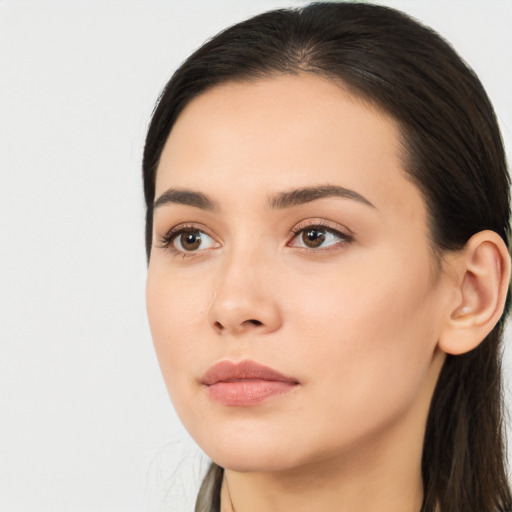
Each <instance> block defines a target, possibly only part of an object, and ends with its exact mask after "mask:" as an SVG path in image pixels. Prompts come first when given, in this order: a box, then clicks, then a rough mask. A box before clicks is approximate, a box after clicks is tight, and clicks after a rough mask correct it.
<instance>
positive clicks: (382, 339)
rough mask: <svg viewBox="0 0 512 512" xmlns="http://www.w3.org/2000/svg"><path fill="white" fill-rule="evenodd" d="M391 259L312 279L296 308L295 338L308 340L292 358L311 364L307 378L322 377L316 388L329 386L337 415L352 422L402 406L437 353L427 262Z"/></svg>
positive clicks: (409, 398)
mask: <svg viewBox="0 0 512 512" xmlns="http://www.w3.org/2000/svg"><path fill="white" fill-rule="evenodd" d="M390 259H392V261H391V262H388V261H387V260H386V258H385V257H384V256H383V257H382V258H381V259H380V263H381V265H378V264H377V263H378V262H377V261H373V265H365V264H364V263H365V262H361V261H360V262H359V263H358V265H357V266H356V265H354V266H353V267H351V268H345V269H344V271H343V272H338V273H332V272H330V273H329V274H330V275H329V277H327V276H325V278H322V279H317V280H315V281H313V280H312V281H311V282H310V283H308V288H306V289H308V290H309V292H308V293H307V294H302V296H300V294H299V295H297V294H295V297H298V298H296V299H295V303H294V304H293V306H291V309H293V310H295V314H296V317H295V320H296V322H295V323H296V324H297V325H298V329H297V331H296V335H295V336H291V337H292V338H294V337H295V338H296V337H299V336H302V338H303V339H304V340H305V343H303V345H302V348H300V347H299V346H297V347H296V349H295V356H294V357H297V358H299V357H300V358H301V359H303V360H307V361H308V366H307V368H308V370H307V371H308V373H309V374H311V375H312V376H315V377H316V378H317V379H318V377H320V380H317V382H316V383H312V384H314V385H318V389H319V390H320V388H321V389H322V392H323V391H325V390H326V389H330V390H331V392H330V393H327V394H325V396H327V397H328V399H329V400H331V399H332V398H333V397H335V399H336V403H337V404H339V406H340V409H339V410H340V411H341V412H343V411H345V412H347V411H351V414H352V417H357V414H360V415H361V417H366V416H367V414H371V415H372V417H373V418H374V419H376V418H377V416H378V414H376V412H377V411H379V410H380V411H381V412H382V416H384V415H386V414H389V413H390V412H391V410H392V408H394V407H405V406H406V404H407V402H410V401H412V400H413V399H414V397H415V395H416V393H417V392H418V390H419V388H420V386H421V385H422V382H423V381H424V380H425V378H426V374H427V372H428V370H429V366H430V363H431V359H432V354H433V351H434V349H435V343H436V333H435V331H436V328H435V321H434V319H435V315H436V313H435V310H436V294H435V291H434V289H433V288H432V285H431V284H430V282H429V277H428V276H429V272H425V268H426V269H427V270H428V268H429V267H428V261H427V262H426V264H425V265H421V264H418V265H417V266H416V267H415V269H414V270H403V269H404V268H407V266H406V263H407V259H406V258H404V261H403V262H402V263H403V265H402V264H401V263H400V258H399V257H398V256H397V255H396V254H395V255H393V258H390ZM420 261H421V260H420ZM361 263H363V264H361ZM360 264H361V265H360ZM382 268H385V271H383V270H382ZM409 268H411V265H409ZM304 297H307V300H306V301H304ZM290 300H293V298H292V294H291V295H290ZM297 349H299V351H300V355H298V354H297Z"/></svg>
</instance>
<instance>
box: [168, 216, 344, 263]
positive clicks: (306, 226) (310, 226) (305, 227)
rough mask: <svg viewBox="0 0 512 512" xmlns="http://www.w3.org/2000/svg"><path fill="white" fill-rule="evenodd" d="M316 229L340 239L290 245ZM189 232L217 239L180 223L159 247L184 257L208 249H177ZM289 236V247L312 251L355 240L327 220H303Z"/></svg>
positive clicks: (330, 248) (201, 229)
mask: <svg viewBox="0 0 512 512" xmlns="http://www.w3.org/2000/svg"><path fill="white" fill-rule="evenodd" d="M315 229H317V230H319V231H323V232H326V233H329V234H331V235H334V236H335V237H337V238H339V239H340V241H339V242H337V243H335V244H331V245H328V246H326V247H321V246H320V247H319V248H311V247H301V246H293V245H290V244H291V242H293V240H295V239H297V237H298V236H299V235H300V234H301V233H303V232H306V231H313V230H315ZM347 231H349V230H347ZM187 232H191V233H194V232H199V233H204V234H205V235H206V236H207V237H209V238H211V239H213V240H215V239H214V237H213V236H211V235H209V234H208V233H207V232H206V231H205V230H204V228H201V227H198V226H197V225H193V224H180V225H178V226H176V227H174V228H172V229H170V230H169V231H168V232H167V233H165V234H164V235H163V236H162V237H160V244H159V247H160V248H161V249H166V250H169V251H171V252H173V253H174V254H175V255H181V256H182V257H183V258H187V257H193V256H196V255H197V254H198V253H199V252H201V251H204V250H206V249H202V250H198V251H183V250H181V249H177V248H176V247H174V246H173V243H174V241H175V240H176V239H177V238H178V237H179V236H180V235H182V234H183V233H187ZM289 236H290V240H289V241H288V242H287V244H286V245H287V246H288V247H296V248H298V249H300V250H303V251H307V252H312V253H316V252H320V251H323V252H325V251H329V250H333V248H334V247H337V246H339V245H340V244H343V245H346V244H349V243H351V242H353V241H354V236H353V235H352V234H349V233H347V232H343V231H340V230H339V229H335V228H333V227H332V226H330V225H329V224H328V223H326V222H325V221H321V220H319V221H314V222H311V221H303V222H301V223H299V224H297V225H296V226H295V227H294V228H293V229H291V230H290V235H289Z"/></svg>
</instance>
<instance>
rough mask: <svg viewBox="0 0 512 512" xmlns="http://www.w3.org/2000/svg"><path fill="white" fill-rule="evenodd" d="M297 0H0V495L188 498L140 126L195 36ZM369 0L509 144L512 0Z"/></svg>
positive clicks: (47, 507)
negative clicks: (487, 111)
mask: <svg viewBox="0 0 512 512" xmlns="http://www.w3.org/2000/svg"><path fill="white" fill-rule="evenodd" d="M303 3H304V2H300V1H295V2H290V1H288V2H286V1H274V0H258V1H242V0H230V1H228V0H216V1H215V2H211V1H208V0H204V1H199V0H196V1H187V2H186V3H185V2H183V1H174V0H168V1H166V2H163V1H160V2H158V1H146V2H141V1H140V2H136V1H126V0H125V1H122V2H121V1H119V2H113V1H110V2H105V1H104V2H100V1H95V2H93V1H88V2H71V1H68V2H64V1H62V2H56V1H45V2H35V1H34V2H22V1H15V0H11V1H7V0H3V1H1V0H0V312H1V313H0V512H44V511H48V512H61V511H66V512H70V511H72V512H80V511H95V512H100V511H124V512H132V511H151V512H156V511H163V510H167V511H173V510H174V511H184V510H191V507H192V503H193V500H194V495H195V492H196V487H197V484H198V481H199V475H200V472H201V468H202V467H204V460H203V462H201V461H202V457H201V455H200V454H199V451H198V450H197V449H196V448H195V447H194V446H193V444H192V443H191V442H190V440H189V439H188V438H187V436H186V434H185V432H184V431H183V428H182V427H181V426H180V424H179V421H178V420H177V418H176V417H175V415H174V412H173V410H172V407H171V405H170V403H169V400H168V398H167V395H166V392H165V389H164V385H163V383H162V381H161V377H160V374H159V369H158V366H157V362H156V358H155V356H154V355H153V350H152V346H151V339H150V335H149V329H148V326H147V322H146V317H145V306H144V279H145V256H144V248H143V241H144V238H143V216H144V210H143V200H142V191H141V179H140V161H141V153H142V145H143V139H144V133H145V130H146V127H147V123H148V120H149V117H150V114H151V111H152V108H153V104H154V101H155V100H156V98H157V96H158V93H159V91H160V89H161V88H162V86H163V85H164V84H165V82H166V81H167V79H168V78H169V77H170V75H171V73H172V71H173V70H174V69H175V68H176V67H177V65H178V64H179V63H180V62H181V61H182V60H183V59H184V58H185V57H186V56H187V55H188V54H189V53H190V52H191V51H192V50H193V49H195V48H196V47H197V46H198V45H199V44H200V43H201V42H203V41H204V40H205V39H206V38H208V37H210V36H211V35H213V34H214V33H216V32H217V31H218V30H220V29H221V28H224V27H226V26H228V25H230V24H232V23H234V22H236V21H239V20H241V19H244V18H246V17H248V16H250V15H252V14H256V13H258V12H262V11H264V10H268V9H270V8H274V7H277V6H280V7H281V6H291V5H301V4H303ZM382 3H385V4H386V5H390V6H394V7H398V8H401V9H403V10H405V11H407V12H409V13H411V14H413V15H414V16H416V17H418V18H419V19H421V20H423V21H424V22H426V23H427V24H430V25H431V26H433V27H434V28H435V29H437V30H439V31H440V32H441V33H442V34H443V35H445V36H446V37H447V38H448V39H449V40H450V41H451V42H452V43H453V44H454V46H455V47H456V49H457V50H458V51H459V52H460V53H461V54H462V56H463V57H464V58H465V59H466V60H468V61H469V62H470V63H471V64H472V66H473V67H474V68H475V70H476V71H477V73H478V74H479V75H480V77H481V79H482V81H483V83H484V85H485V86H486V88H487V90H488V93H489V95H490V96H491V99H492V101H493V102H494V104H495V107H496V110H497V113H498V117H499V120H500V124H501V127H502V130H503V136H504V139H505V142H506V146H507V150H508V155H509V161H510V155H511V150H512V94H511V91H512V64H511V63H512V31H511V27H512V2H511V1H510V0H492V1H491V0H486V1H485V2H483V1H482V2H475V3H472V2H468V1H463V2H455V1H453V0H452V1H447V0H443V1H432V0H428V1H427V0H422V1H414V0H401V1H398V0H396V1H388V2H382ZM484 4H485V7H483V5H484ZM509 340H510V336H509V337H508V338H507V341H509ZM511 359H512V358H511V357H510V355H509V354H507V357H506V362H507V375H508V378H509V379H510V375H511V374H512V370H511V362H510V361H511ZM507 400H508V403H509V404H510V403H511V400H510V395H509V397H508V398H507Z"/></svg>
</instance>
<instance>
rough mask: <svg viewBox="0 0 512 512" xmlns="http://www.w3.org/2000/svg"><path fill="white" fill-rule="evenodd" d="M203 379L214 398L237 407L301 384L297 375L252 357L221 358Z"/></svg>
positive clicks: (278, 393) (254, 402) (286, 391)
mask: <svg viewBox="0 0 512 512" xmlns="http://www.w3.org/2000/svg"><path fill="white" fill-rule="evenodd" d="M201 383H202V384H204V385H205V386H206V387H207V391H208V394H209V395H210V398H211V399H212V400H215V401H216V402H220V403H221V404H224V405H231V406H237V407H249V406H251V405H256V404H258V403H260V402H261V401H263V400H265V399H267V398H270V397H272V396H276V395H282V394H284V393H288V392H289V391H292V390H293V389H294V388H295V387H296V386H298V385H299V382H298V381H297V379H294V378H292V377H288V376H286V375H283V374H282V373H279V372H278V371H276V370H274V369H273V368H269V367H268V366H263V365H261V364H259V363H256V362H254V361H249V360H245V361H240V362H239V363H234V362H232V361H221V362H219V363H217V364H215V365H213V366H212V367H211V368H210V369H209V370H208V371H207V372H206V373H205V375H204V376H203V378H202V379H201Z"/></svg>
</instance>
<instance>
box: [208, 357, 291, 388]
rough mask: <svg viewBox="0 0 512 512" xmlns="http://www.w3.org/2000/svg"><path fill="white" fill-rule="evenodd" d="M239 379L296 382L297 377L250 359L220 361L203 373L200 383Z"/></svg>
mask: <svg viewBox="0 0 512 512" xmlns="http://www.w3.org/2000/svg"><path fill="white" fill-rule="evenodd" d="M240 380H273V381H280V382H289V383H290V384H298V381H297V379H294V378H293V377H288V376H286V375H283V374H282V373H279V372H278V371H277V370H274V369H273V368H270V367H269V366H264V365H262V364H259V363H256V362H255V361H251V360H244V361H240V362H238V363H235V362H233V361H220V362H218V363H216V364H214V365H213V366H212V367H211V368H210V369H209V370H208V371H207V372H206V373H205V374H204V375H203V377H202V379H201V383H202V384H205V385H207V386H211V385H212V384H216V383H217V382H230V381H231V382H232V381H240Z"/></svg>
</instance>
